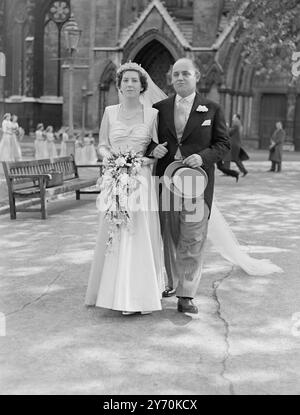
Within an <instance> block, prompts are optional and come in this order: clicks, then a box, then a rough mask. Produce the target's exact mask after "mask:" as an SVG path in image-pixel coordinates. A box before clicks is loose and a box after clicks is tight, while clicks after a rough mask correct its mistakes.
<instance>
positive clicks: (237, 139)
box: [223, 114, 249, 176]
mask: <svg viewBox="0 0 300 415" xmlns="http://www.w3.org/2000/svg"><path fill="white" fill-rule="evenodd" d="M242 132H243V126H242V123H241V117H240V115H239V114H234V116H233V118H232V126H231V127H230V128H229V137H230V144H231V150H230V152H229V153H228V154H226V156H225V157H224V160H223V161H224V167H225V168H226V169H230V162H231V161H234V162H235V164H236V165H237V167H238V169H239V170H240V172H241V173H243V176H246V174H248V171H247V169H246V168H245V166H244V164H243V160H248V159H249V156H248V154H247V153H246V152H245V150H244V149H243V148H242V147H241V144H242V143H241V138H242Z"/></svg>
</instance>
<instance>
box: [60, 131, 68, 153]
mask: <svg viewBox="0 0 300 415" xmlns="http://www.w3.org/2000/svg"><path fill="white" fill-rule="evenodd" d="M68 131H69V128H68V127H66V128H64V129H63V130H62V141H61V147H60V157H65V156H66V155H67V141H68V140H69V135H68Z"/></svg>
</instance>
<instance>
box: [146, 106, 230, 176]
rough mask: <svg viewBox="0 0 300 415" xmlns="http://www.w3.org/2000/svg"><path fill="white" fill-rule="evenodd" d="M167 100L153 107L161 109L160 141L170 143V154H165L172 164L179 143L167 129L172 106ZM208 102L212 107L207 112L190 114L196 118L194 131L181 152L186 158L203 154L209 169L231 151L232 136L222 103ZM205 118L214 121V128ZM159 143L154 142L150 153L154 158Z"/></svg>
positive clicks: (150, 147)
mask: <svg viewBox="0 0 300 415" xmlns="http://www.w3.org/2000/svg"><path fill="white" fill-rule="evenodd" d="M166 101H167V100H165V101H162V102H160V103H157V104H154V105H153V107H154V108H156V109H158V110H159V114H158V123H159V128H158V137H159V143H160V144H162V143H163V142H165V141H166V139H168V142H169V144H170V145H169V146H168V153H167V155H166V156H165V157H164V159H165V161H166V164H169V163H170V162H171V161H173V159H174V155H175V153H176V151H177V146H178V144H177V143H176V140H172V139H171V140H169V137H170V134H169V131H168V129H167V128H166V123H165V117H166V115H167V114H168V113H169V111H170V108H168V107H167V106H166V105H165V103H166ZM205 103H206V104H207V105H208V107H209V111H208V112H207V113H199V112H198V113H197V112H196V111H195V110H194V111H193V113H191V115H190V117H192V118H191V120H189V123H191V124H192V131H191V134H190V135H189V136H188V137H187V139H186V140H184V142H183V143H182V146H181V153H182V155H183V157H184V158H186V157H188V156H190V155H192V154H199V155H200V156H201V158H202V161H203V167H204V168H205V169H209V168H210V167H212V166H213V164H214V163H216V162H217V161H219V160H222V159H223V158H224V156H225V154H226V153H227V152H228V151H229V150H230V139H229V135H228V128H227V126H226V122H225V117H224V114H223V111H222V109H221V107H220V106H219V104H217V103H215V102H213V101H209V100H206V101H205ZM171 111H172V110H171ZM168 118H169V114H168ZM205 119H210V120H211V126H210V127H207V126H202V125H201V124H202V122H203V120H205ZM176 144H177V146H176ZM157 145H158V144H157V143H155V142H154V141H151V143H150V144H149V146H148V149H147V152H146V155H147V156H148V157H151V153H152V152H153V150H154V149H155V148H156V147H157ZM173 147H174V148H173ZM173 153H174V154H173ZM166 159H168V160H166Z"/></svg>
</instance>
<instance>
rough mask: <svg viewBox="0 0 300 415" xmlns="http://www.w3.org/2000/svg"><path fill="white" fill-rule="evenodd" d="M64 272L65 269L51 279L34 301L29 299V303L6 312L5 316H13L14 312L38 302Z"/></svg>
mask: <svg viewBox="0 0 300 415" xmlns="http://www.w3.org/2000/svg"><path fill="white" fill-rule="evenodd" d="M63 273H64V271H61V272H60V273H59V274H58V275H57V276H56V277H55V278H54V279H53V281H51V282H50V283H49V284H48V285H47V287H46V289H45V291H44V292H43V293H42V294H41V295H39V296H38V297H36V298H34V299H33V300H32V301H29V302H28V303H25V304H23V305H22V307H20V308H18V309H17V310H14V311H11V312H10V313H7V314H5V317H8V316H11V315H13V314H17V313H19V312H20V311H23V310H24V309H25V308H26V307H28V306H30V305H32V304H33V303H36V302H38V301H39V300H40V299H41V298H43V297H45V296H46V295H47V294H48V291H49V290H50V288H51V286H52V285H53V284H55V282H56V281H57V280H58V279H59V278H60V277H61V276H62V275H63Z"/></svg>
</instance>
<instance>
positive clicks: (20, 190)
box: [2, 156, 102, 219]
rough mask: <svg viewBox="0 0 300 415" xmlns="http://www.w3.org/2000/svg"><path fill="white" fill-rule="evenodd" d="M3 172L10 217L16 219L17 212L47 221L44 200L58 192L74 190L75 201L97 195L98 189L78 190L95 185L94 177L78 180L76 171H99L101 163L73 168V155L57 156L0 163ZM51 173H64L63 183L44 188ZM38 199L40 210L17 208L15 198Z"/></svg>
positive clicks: (95, 179) (45, 201)
mask: <svg viewBox="0 0 300 415" xmlns="http://www.w3.org/2000/svg"><path fill="white" fill-rule="evenodd" d="M2 165H3V170H4V173H5V177H6V182H7V187H8V197H9V206H10V218H11V219H16V212H17V210H18V212H29V211H30V212H41V217H42V219H46V218H47V197H51V196H55V195H58V194H61V193H66V192H70V191H74V190H75V193H76V200H79V199H80V195H81V194H88V193H90V194H96V193H99V191H98V190H81V189H84V188H87V187H91V186H94V185H95V184H96V182H97V177H95V178H82V179H81V178H80V177H79V175H78V168H83V167H88V168H97V169H99V174H101V172H102V164H101V163H100V164H96V165H76V164H75V161H74V158H73V156H68V157H58V158H55V159H53V160H50V159H44V160H30V161H16V162H2ZM51 171H59V172H62V173H63V183H62V184H59V185H54V186H53V187H47V185H48V184H49V180H51V179H52V176H51ZM17 198H19V199H36V198H38V199H40V203H41V207H40V208H39V209H37V208H24V207H18V209H16V199H17Z"/></svg>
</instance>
